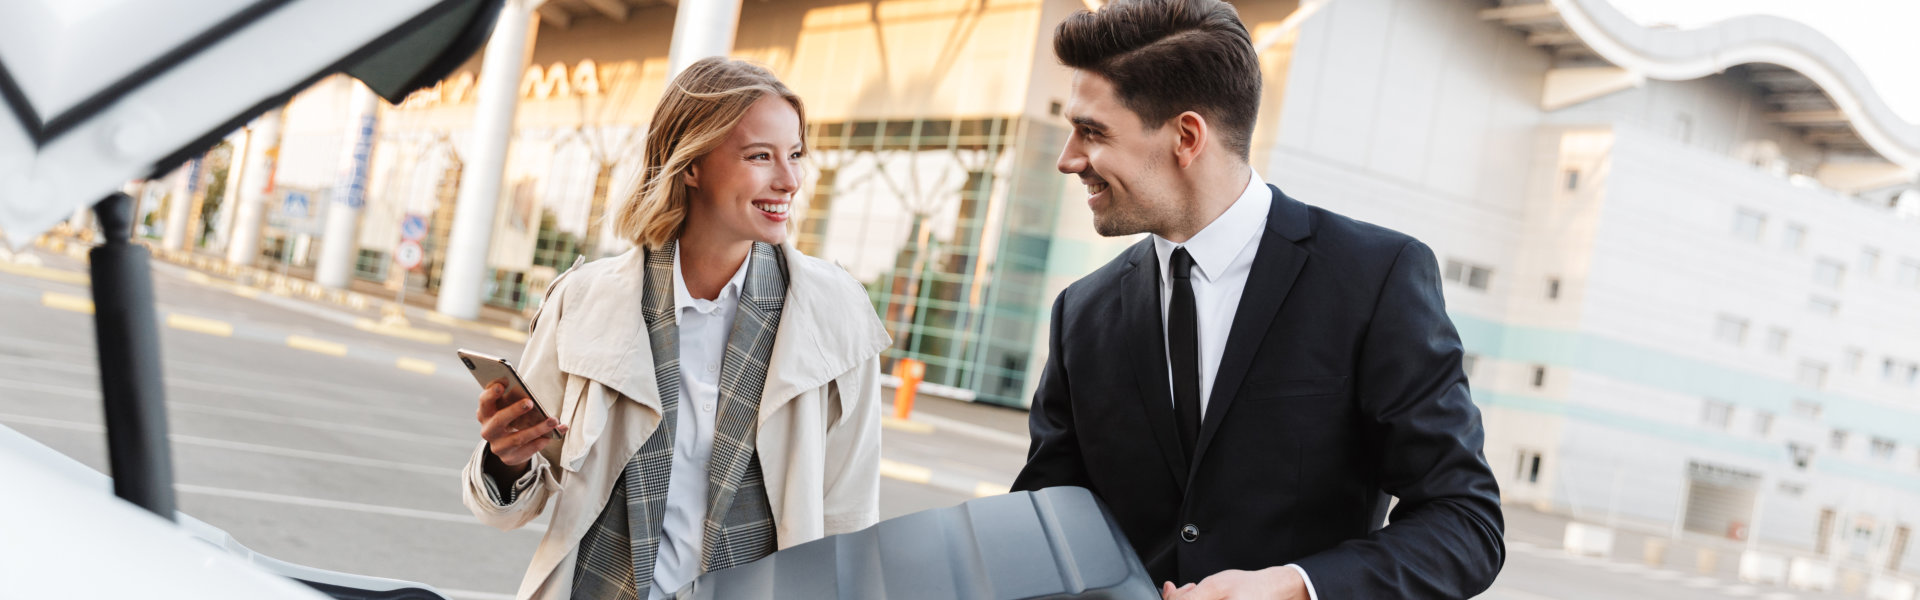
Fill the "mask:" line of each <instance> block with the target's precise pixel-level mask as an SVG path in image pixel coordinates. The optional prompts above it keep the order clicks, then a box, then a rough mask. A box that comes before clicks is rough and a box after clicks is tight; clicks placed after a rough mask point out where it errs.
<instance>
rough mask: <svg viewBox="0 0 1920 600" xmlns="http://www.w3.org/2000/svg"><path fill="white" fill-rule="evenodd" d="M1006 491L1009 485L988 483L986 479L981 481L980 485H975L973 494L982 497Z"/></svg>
mask: <svg viewBox="0 0 1920 600" xmlns="http://www.w3.org/2000/svg"><path fill="white" fill-rule="evenodd" d="M1005 493H1007V486H1004V485H999V484H993V483H987V482H985V481H982V482H980V485H976V486H973V495H975V496H979V497H981V498H985V497H987V496H998V495H1001V494H1005Z"/></svg>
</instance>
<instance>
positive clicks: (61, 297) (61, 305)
mask: <svg viewBox="0 0 1920 600" xmlns="http://www.w3.org/2000/svg"><path fill="white" fill-rule="evenodd" d="M40 303H41V304H45V305H47V308H57V309H60V310H70V311H73V312H77V313H86V314H89V315H90V314H93V300H91V299H88V298H85V297H81V296H75V295H73V294H61V293H57V292H46V293H43V294H41V295H40Z"/></svg>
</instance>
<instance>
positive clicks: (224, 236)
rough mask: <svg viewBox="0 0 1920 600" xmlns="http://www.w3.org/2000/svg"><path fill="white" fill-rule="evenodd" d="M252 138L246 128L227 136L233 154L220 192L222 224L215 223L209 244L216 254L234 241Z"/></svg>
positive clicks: (251, 132) (251, 133)
mask: <svg viewBox="0 0 1920 600" xmlns="http://www.w3.org/2000/svg"><path fill="white" fill-rule="evenodd" d="M252 138H253V131H252V130H251V129H249V128H246V127H242V128H240V130H239V131H235V132H233V134H232V135H228V136H227V143H230V144H233V154H232V155H231V158H230V159H229V160H230V161H231V162H228V163H227V185H226V187H225V188H222V189H221V191H220V222H218V223H214V225H213V240H212V243H209V244H208V246H211V247H212V248H213V249H214V251H216V252H225V251H226V250H227V244H228V242H229V241H230V240H232V239H233V221H234V215H235V214H237V213H239V212H240V210H239V208H240V207H239V204H240V175H241V174H242V173H246V172H247V147H248V144H247V141H248V140H250V139H252Z"/></svg>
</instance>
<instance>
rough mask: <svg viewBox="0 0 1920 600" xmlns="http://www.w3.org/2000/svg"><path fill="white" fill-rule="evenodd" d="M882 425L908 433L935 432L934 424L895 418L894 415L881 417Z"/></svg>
mask: <svg viewBox="0 0 1920 600" xmlns="http://www.w3.org/2000/svg"><path fill="white" fill-rule="evenodd" d="M880 426H881V427H885V428H887V429H892V430H895V431H905V432H908V433H933V426H932V425H929V424H926V423H921V422H919V421H906V420H901V419H895V418H893V417H884V418H882V419H880Z"/></svg>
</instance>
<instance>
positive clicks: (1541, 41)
mask: <svg viewBox="0 0 1920 600" xmlns="http://www.w3.org/2000/svg"><path fill="white" fill-rule="evenodd" d="M1578 43H1580V35H1579V34H1576V33H1574V32H1572V31H1536V32H1533V33H1529V34H1527V45H1529V46H1565V45H1568V44H1578Z"/></svg>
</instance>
